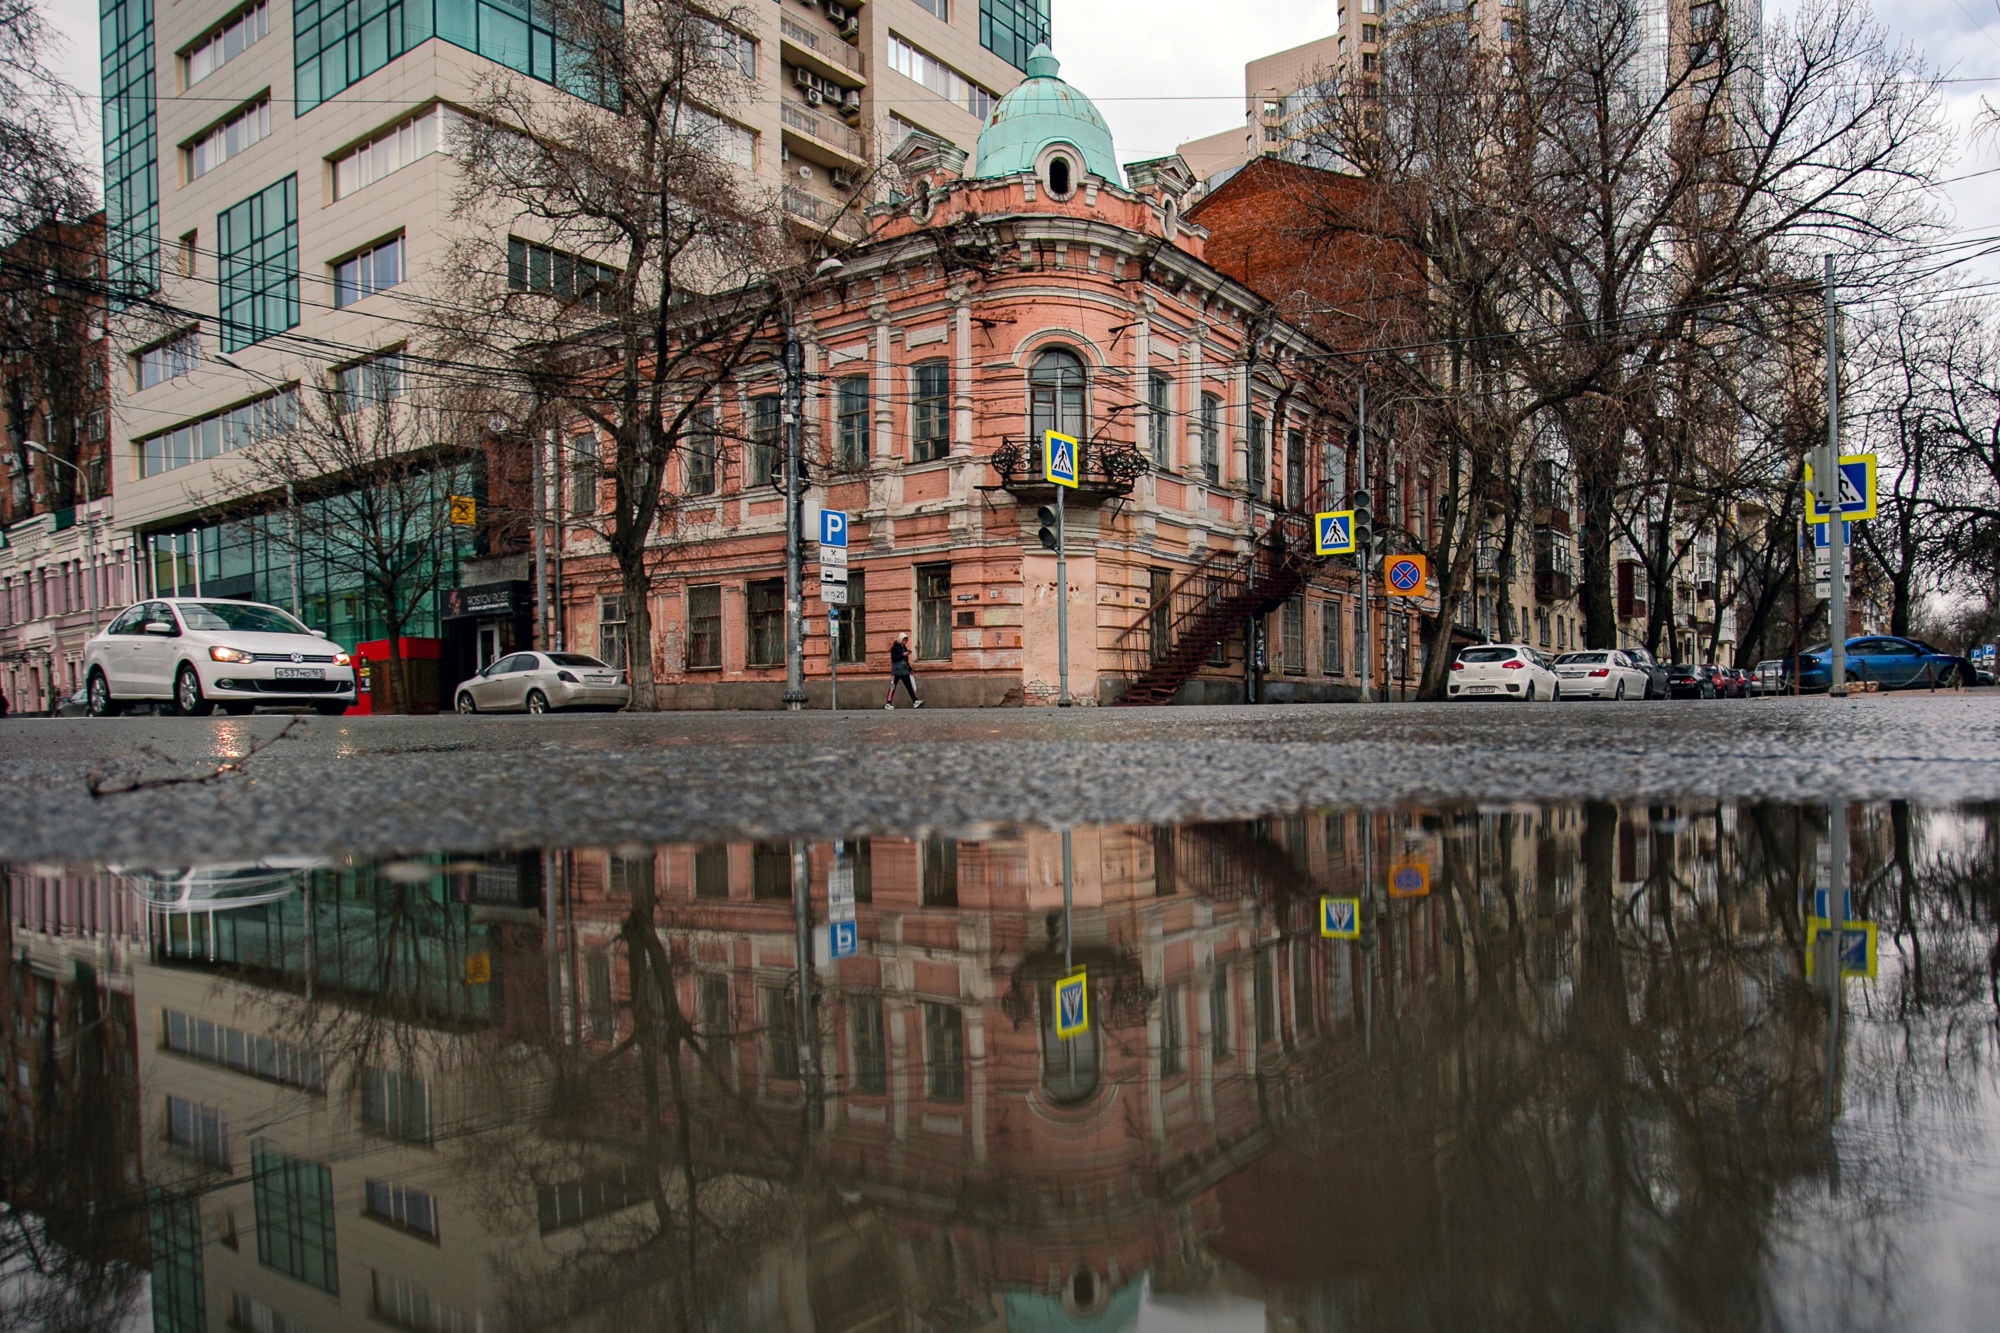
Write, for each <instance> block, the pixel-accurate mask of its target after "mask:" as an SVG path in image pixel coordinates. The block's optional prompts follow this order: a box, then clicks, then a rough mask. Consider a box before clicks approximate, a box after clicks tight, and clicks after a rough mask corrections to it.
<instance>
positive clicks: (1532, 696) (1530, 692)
mask: <svg viewBox="0 0 2000 1333" xmlns="http://www.w3.org/2000/svg"><path fill="white" fill-rule="evenodd" d="M1534 701H1535V682H1534V681H1532V680H1531V681H1529V682H1528V702H1529V703H1533V702H1534Z"/></svg>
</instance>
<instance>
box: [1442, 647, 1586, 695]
mask: <svg viewBox="0 0 2000 1333" xmlns="http://www.w3.org/2000/svg"><path fill="white" fill-rule="evenodd" d="M1561 689H1562V687H1561V685H1560V684H1559V683H1558V681H1557V679H1556V674H1555V672H1553V671H1551V670H1549V664H1548V660H1547V659H1546V658H1544V657H1543V656H1542V655H1541V654H1540V653H1538V652H1536V651H1535V650H1534V649H1533V648H1530V647H1528V645H1527V644H1525V643H1480V644H1474V645H1473V646H1471V647H1469V648H1461V649H1459V650H1458V656H1457V657H1454V658H1453V659H1452V660H1451V684H1450V686H1449V688H1448V695H1449V697H1450V698H1453V699H1517V700H1520V701H1522V702H1525V703H1549V702H1552V701H1553V700H1555V699H1557V698H1559V697H1560V696H1561Z"/></svg>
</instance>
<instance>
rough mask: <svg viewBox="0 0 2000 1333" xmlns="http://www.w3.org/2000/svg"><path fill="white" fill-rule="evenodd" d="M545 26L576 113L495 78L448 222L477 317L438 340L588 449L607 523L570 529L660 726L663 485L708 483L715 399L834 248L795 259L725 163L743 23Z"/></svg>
mask: <svg viewBox="0 0 2000 1333" xmlns="http://www.w3.org/2000/svg"><path fill="white" fill-rule="evenodd" d="M555 15H556V22H557V26H558V27H559V29H560V30H561V31H562V33H563V35H564V38H565V40H566V41H567V42H568V43H569V49H570V50H571V52H572V53H573V58H572V60H571V63H570V64H569V65H568V66H567V68H569V69H571V70H572V71H574V73H573V76H572V77H571V78H570V80H569V85H570V86H571V88H572V90H573V91H576V92H578V93H581V94H584V96H581V97H560V96H555V95H552V94H550V92H549V91H548V89H547V88H545V87H542V86H540V85H537V84H535V83H533V82H531V81H529V80H526V79H522V78H516V77H513V76H511V75H507V74H505V73H504V72H502V73H496V74H494V76H493V77H492V78H491V79H490V80H489V81H488V82H487V84H486V85H485V86H484V87H483V88H482V89H481V92H480V95H479V97H478V98H477V101H476V106H475V111H476V113H477V114H476V117H475V118H474V119H473V120H472V121H470V122H468V124H467V125H466V126H465V128H464V132H463V133H462V134H461V135H460V136H459V138H460V140H461V143H460V152H461V157H462V159H463V162H464V184H463V187H462V189H461V191H460V193H459V196H458V199H457V202H456V205H455V207H456V210H457V212H458V214H459V215H460V216H462V217H468V218H476V219H478V220H479V221H480V223H481V225H480V226H477V227H474V228H472V229H470V230H471V233H472V235H473V236H474V237H476V238H477V239H473V240H469V241H467V242H465V243H464V244H463V245H461V246H460V247H459V250H458V252H457V254H456V256H455V258H454V268H455V279H454V282H455V285H456V286H457V288H458V289H459V290H460V291H461V292H462V293H464V294H466V295H469V296H471V297H473V298H474V299H472V300H470V301H468V302H467V303H466V305H467V306H468V307H469V308H470V309H472V310H475V311H480V312H482V313H480V314H478V315H476V316H460V317H457V318H456V319H455V321H454V322H453V324H452V325H451V326H450V327H448V328H447V329H445V330H444V333H445V341H446V344H447V345H448V346H452V347H454V348H456V349H457V353H458V354H459V355H462V356H469V357H472V358H474V359H477V360H480V361H483V362H485V363H487V364H490V365H492V366H493V367H495V369H496V370H499V371H501V372H502V373H503V374H504V375H505V376H507V377H509V380H510V382H511V383H513V384H516V385H519V386H522V387H523V388H524V390H526V391H528V392H530V393H531V394H532V395H533V397H534V398H535V400H536V401H537V403H538V404H539V405H540V407H541V409H542V416H541V418H540V420H541V424H542V426H543V427H544V428H545V429H548V430H554V431H557V432H558V433H559V435H560V437H561V438H562V439H564V440H565V441H568V440H569V439H571V438H572V434H573V432H575V431H576V429H577V428H578V427H582V428H583V429H584V430H585V431H587V433H588V434H589V436H590V437H591V439H592V443H591V447H592V449H593V450H594V454H595V456H594V458H592V459H591V460H589V466H590V467H591V468H593V469H594V470H598V471H599V472H600V475H601V476H602V478H603V481H604V482H606V483H608V491H609V496H608V508H603V509H598V508H596V507H594V506H593V507H592V508H591V512H590V513H589V514H587V515H581V516H579V517H580V518H582V520H583V521H584V522H586V523H587V524H588V525H589V526H590V528H591V529H592V530H594V531H596V532H597V533H599V534H600V535H601V536H602V537H603V540H604V542H605V545H606V549H607V550H608V551H609V553H610V555H611V557H612V559H613V560H614V561H615V562H616V564H617V567H618V571H619V577H620V581H621V588H622V598H623V602H624V612H625V621H626V626H627V631H626V632H627V636H628V641H629V645H630V661H629V662H628V664H627V665H628V667H629V670H630V679H631V682H632V687H633V704H634V706H635V707H639V708H652V707H654V706H656V694H655V682H654V653H653V645H652V639H653V633H652V614H651V598H650V596H649V595H648V594H649V592H650V589H651V586H652V580H653V577H654V564H653V562H655V561H656V560H658V559H659V558H661V555H660V549H659V547H658V543H657V540H656V536H657V533H658V530H659V526H660V523H661V520H662V517H663V505H668V504H669V503H670V502H669V501H668V500H667V499H666V498H665V493H663V492H664V490H665V488H668V487H671V486H674V485H676V484H678V485H679V487H680V489H681V490H683V491H685V490H686V489H688V486H687V481H688V474H687V472H686V470H685V469H683V470H682V475H681V478H680V480H679V481H678V483H677V482H676V481H675V479H674V477H673V475H672V471H671V468H670V465H671V464H672V462H673V461H674V460H675V458H676V457H677V456H686V455H688V454H689V453H691V452H694V451H701V453H702V454H703V455H704V457H703V458H699V459H697V460H696V472H697V474H698V473H699V471H700V466H701V463H702V462H703V461H706V458H705V456H706V453H707V451H708V450H710V449H711V448H712V446H713V444H714V441H715V440H716V438H717V431H718V429H719V428H720V427H721V422H722V419H723V417H724V413H723V412H722V407H723V406H724V395H723V394H722V392H721V391H722V389H723V387H724V386H725V385H728V384H730V383H731V382H732V381H733V380H734V379H735V377H736V376H737V374H738V372H739V371H741V370H743V369H744V368H745V367H747V366H750V365H752V364H753V363H757V362H761V361H763V360H766V359H769V358H771V357H772V356H773V355H774V354H775V339H776V337H777V336H778V334H779V324H780V320H781V316H782V313H783V311H784V310H786V309H787V301H788V299H789V298H790V297H791V296H792V295H793V294H794V293H795V292H796V290H797V280H798V273H799V270H798V264H799V261H800V260H801V259H802V258H804V257H807V256H809V255H810V254H811V253H812V252H813V251H815V250H824V249H825V248H827V247H828V246H830V245H831V244H832V240H831V231H830V228H831V227H832V226H834V225H838V224H839V223H840V222H841V221H843V217H840V216H836V217H834V218H833V219H832V220H831V221H830V222H828V223H827V224H826V227H825V228H822V230H821V231H820V232H819V235H818V239H817V240H816V241H814V240H811V239H808V240H805V241H794V240H792V239H791V238H790V233H789V232H788V231H787V228H786V226H785V224H784V223H783V222H782V217H783V212H782V208H781V204H780V201H779V199H778V198H777V197H775V196H774V195H772V194H770V193H768V192H766V191H764V190H762V189H761V188H760V187H758V186H755V185H753V184H750V183H748V181H747V173H745V172H743V171H742V170H741V169H740V167H739V166H738V164H737V160H736V155H737V153H738V146H739V144H740V143H741V142H742V140H741V139H740V137H739V132H738V131H737V130H735V129H734V128H733V127H732V125H731V124H730V123H729V122H728V121H727V120H726V119H725V118H724V114H725V113H726V112H727V110H728V109H729V108H730V107H731V106H733V105H735V104H736V103H738V102H739V101H741V100H743V99H744V98H747V97H749V96H751V95H752V94H753V92H754V88H755V85H754V83H753V82H752V81H751V80H750V79H749V77H748V76H747V74H746V72H745V70H744V69H743V67H742V66H741V64H740V63H739V61H740V52H741V51H742V50H743V49H744V46H743V43H744V38H743V36H742V33H743V32H744V31H747V30H748V29H749V27H750V18H749V16H748V15H747V14H745V13H741V12H738V11H737V10H734V9H730V8H727V7H725V6H719V5H718V6H710V5H706V4H702V3H698V2H697V0H638V2H637V3H633V4H628V5H626V6H624V7H623V8H622V11H619V12H613V11H610V10H607V9H606V8H605V7H604V6H602V5H601V4H598V3H596V2H595V0H562V2H561V3H559V4H558V5H557V6H556V7H555ZM612 108H615V110H613V109H612ZM572 461H575V454H574V451H572ZM666 493H670V492H666Z"/></svg>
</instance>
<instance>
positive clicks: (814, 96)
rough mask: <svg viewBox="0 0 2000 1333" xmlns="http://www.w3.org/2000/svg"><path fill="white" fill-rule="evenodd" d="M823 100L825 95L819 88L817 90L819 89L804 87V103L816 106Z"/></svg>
mask: <svg viewBox="0 0 2000 1333" xmlns="http://www.w3.org/2000/svg"><path fill="white" fill-rule="evenodd" d="M824 101H826V95H825V94H823V93H822V92H820V90H819V89H817V88H808V89H806V105H807V106H818V105H819V104H820V103H822V102H824Z"/></svg>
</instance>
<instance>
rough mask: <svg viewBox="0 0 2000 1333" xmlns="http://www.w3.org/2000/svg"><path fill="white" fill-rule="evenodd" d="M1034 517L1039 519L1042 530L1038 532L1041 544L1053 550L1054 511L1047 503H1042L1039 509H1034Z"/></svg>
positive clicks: (1054, 538)
mask: <svg viewBox="0 0 2000 1333" xmlns="http://www.w3.org/2000/svg"><path fill="white" fill-rule="evenodd" d="M1035 517H1036V518H1037V519H1039V520H1040V521H1041V524H1042V531H1041V534H1040V535H1041V538H1042V545H1043V546H1045V547H1047V548H1048V549H1049V550H1051V551H1053V550H1055V549H1056V511H1055V510H1053V509H1051V508H1049V507H1048V506H1047V505H1043V506H1042V507H1041V508H1040V509H1037V510H1036V511H1035Z"/></svg>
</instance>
